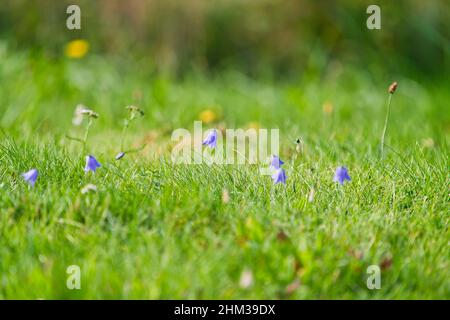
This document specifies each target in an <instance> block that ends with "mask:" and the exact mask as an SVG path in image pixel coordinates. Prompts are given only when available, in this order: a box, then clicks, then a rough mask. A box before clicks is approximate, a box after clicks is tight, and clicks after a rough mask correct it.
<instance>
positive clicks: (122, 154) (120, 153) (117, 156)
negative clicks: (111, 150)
mask: <svg viewBox="0 0 450 320" xmlns="http://www.w3.org/2000/svg"><path fill="white" fill-rule="evenodd" d="M124 156H125V152H119V153H118V154H117V155H116V160H120V159H122V158H123V157H124Z"/></svg>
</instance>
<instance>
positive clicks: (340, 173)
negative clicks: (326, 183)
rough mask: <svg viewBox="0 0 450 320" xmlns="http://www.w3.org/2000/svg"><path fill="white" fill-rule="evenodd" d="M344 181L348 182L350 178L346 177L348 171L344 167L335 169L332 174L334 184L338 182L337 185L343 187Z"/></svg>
mask: <svg viewBox="0 0 450 320" xmlns="http://www.w3.org/2000/svg"><path fill="white" fill-rule="evenodd" d="M345 180H348V181H350V180H351V178H350V176H349V175H348V170H347V168H346V167H337V168H336V172H335V174H334V179H333V181H334V182H339V184H341V185H343V184H344V182H345Z"/></svg>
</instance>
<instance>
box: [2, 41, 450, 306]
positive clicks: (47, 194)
mask: <svg viewBox="0 0 450 320" xmlns="http://www.w3.org/2000/svg"><path fill="white" fill-rule="evenodd" d="M0 49H1V50H0V59H1V60H2V61H3V62H2V63H1V64H0V80H1V83H2V85H1V86H0V124H1V127H2V135H1V138H0V139H1V140H0V144H1V152H0V179H1V180H0V298H26V299H37V298H44V299H55V298H64V299H66V298H67V299H77V298H139V299H140V298H144V299H148V298H150V299H159V298H162V299H169V298H184V299H194V298H212V299H217V298H224V299H231V298H236V299H241V298H256V299H258V298H266V299H277V298H283V299H284V298H288V299H304V298H305V299H311V298H321V299H323V298H361V299H372V298H377V299H378V298H382V299H384V298H395V299H403V298H426V299H428V298H442V299H449V298H450V282H449V272H448V270H449V250H448V246H449V243H450V237H449V230H448V227H449V226H448V224H449V188H448V183H449V175H448V168H449V161H448V160H449V159H448V157H449V153H448V142H449V141H448V138H449V130H450V115H449V112H448V101H449V100H450V94H449V92H448V86H449V83H448V82H433V83H430V82H427V80H426V79H422V80H423V82H422V83H418V82H415V81H413V80H412V79H409V78H408V77H406V76H402V75H395V79H392V78H390V77H391V76H392V75H389V77H388V76H370V75H368V74H365V73H364V72H363V71H361V70H355V69H347V68H344V69H343V70H342V72H340V73H337V74H334V73H332V72H331V71H330V72H328V71H327V72H325V75H322V76H321V77H319V76H311V77H304V78H303V79H304V80H301V81H300V80H299V81H293V80H290V81H286V82H281V83H279V82H277V81H269V80H264V81H263V80H259V81H256V80H252V79H249V78H246V77H244V76H242V75H240V74H238V73H235V72H226V73H222V74H221V75H220V76H218V75H216V76H208V77H206V76H195V75H194V76H188V77H186V78H183V79H180V80H178V81H174V80H170V79H169V78H165V77H161V76H157V75H156V74H154V73H152V72H151V71H147V70H146V69H145V68H142V67H141V66H140V65H139V64H138V63H130V64H124V63H122V64H115V63H114V61H112V60H103V59H102V58H100V57H95V56H93V57H90V58H88V59H85V60H82V61H76V62H71V61H49V60H48V59H45V58H43V57H33V56H29V55H28V54H26V53H11V52H8V51H7V50H6V49H5V48H4V47H0ZM392 80H397V81H398V82H399V88H398V90H397V92H396V93H395V95H394V97H393V101H392V110H391V118H390V123H389V127H388V131H387V136H386V144H387V145H388V146H387V147H386V149H385V157H384V159H383V160H381V159H380V157H379V152H378V151H379V141H380V135H381V131H382V126H383V122H384V115H385V110H386V102H387V86H388V85H389V83H390V82H391V81H392ZM325 101H330V102H331V104H332V105H333V106H334V109H333V112H332V113H331V114H326V113H324V112H323V111H322V104H323V103H324V102H325ZM77 103H83V104H86V105H87V106H89V107H91V108H92V109H94V110H95V111H97V112H98V113H99V114H100V118H99V119H98V121H96V122H95V123H94V124H93V126H92V128H91V132H90V138H89V144H88V149H89V151H90V152H91V153H93V154H94V155H95V156H96V157H97V159H98V160H99V161H100V162H101V163H102V165H103V166H102V167H101V168H100V169H99V170H98V171H97V172H96V173H95V174H94V175H93V174H88V175H86V174H85V173H84V171H83V165H84V164H83V157H84V154H80V152H81V146H80V145H79V144H78V143H76V142H73V141H70V140H68V139H66V138H65V135H66V134H70V135H77V136H81V135H82V130H80V129H76V128H74V127H73V126H72V125H71V118H72V114H73V110H74V108H75V105H76V104H77ZM129 104H136V105H139V106H141V107H142V108H144V109H145V111H146V115H145V117H144V118H142V119H139V120H137V121H136V122H135V123H133V125H132V127H130V131H129V134H128V136H127V139H126V142H127V144H128V145H134V146H136V145H140V144H141V143H143V142H145V143H147V147H146V148H145V149H144V150H143V151H142V152H140V153H136V154H133V155H128V156H126V157H125V158H124V159H122V160H121V161H120V162H117V161H115V160H114V156H115V154H116V153H117V152H118V151H119V150H118V148H119V144H120V133H121V130H122V127H121V124H122V120H121V119H122V118H123V117H124V116H125V115H126V110H125V109H124V107H125V106H126V105H129ZM207 108H212V109H213V110H215V112H216V113H217V114H219V116H220V119H219V122H218V123H216V124H212V125H211V126H210V127H214V126H222V127H227V128H239V127H243V128H245V127H246V126H247V125H248V123H250V122H258V123H259V124H260V125H261V127H263V128H279V129H280V137H281V152H280V157H281V158H282V159H283V160H284V161H285V162H286V164H285V167H286V171H287V176H288V181H287V184H286V186H283V185H276V186H273V185H272V182H271V179H270V177H268V176H262V175H259V174H258V167H257V166H254V165H243V166H218V165H213V166H207V165H174V164H172V163H171V162H170V160H169V159H170V157H169V156H170V150H171V147H172V146H173V145H174V144H173V143H172V142H171V141H170V134H171V132H172V130H174V129H176V128H179V127H184V128H187V129H189V130H192V129H193V128H192V126H193V121H194V120H196V119H198V114H199V112H201V111H202V110H204V109H207ZM205 127H206V126H205ZM297 137H302V139H303V140H304V144H305V147H304V152H303V153H302V154H296V151H295V144H294V141H295V139H296V138H297ZM424 139H432V140H433V142H434V143H433V144H430V143H429V142H428V143H424ZM428 141H431V140H428ZM339 165H346V166H347V167H348V169H349V173H350V176H351V177H352V181H351V182H350V183H348V184H345V185H344V186H343V187H341V186H339V185H336V184H335V183H333V182H332V178H333V173H334V169H335V168H336V167H337V166H339ZM33 167H36V168H38V169H39V172H40V176H39V178H38V180H37V183H36V186H35V187H34V188H29V187H28V186H27V185H26V184H25V183H24V181H23V180H22V178H21V176H20V174H21V173H23V172H25V171H27V170H29V169H30V168H33ZM88 183H93V184H95V185H96V186H97V188H98V191H97V192H96V193H89V194H82V193H81V191H80V190H81V189H82V188H83V186H85V185H86V184H88ZM311 188H314V190H315V198H314V200H313V201H312V202H309V201H308V194H309V192H310V190H311ZM224 189H226V190H228V192H229V194H230V201H229V202H228V203H223V201H222V191H223V190H224ZM72 264H76V265H79V266H80V267H81V286H82V289H81V290H68V289H67V288H66V278H67V274H66V268H67V267H68V266H69V265H72ZM372 264H378V265H382V274H381V289H380V290H368V289H367V287H366V279H367V276H368V275H367V274H366V269H367V267H368V266H369V265H372ZM244 270H248V271H250V272H251V273H252V275H253V284H252V285H251V286H250V287H248V288H241V287H240V286H239V279H240V277H241V274H242V272H243V271H244ZM295 281H299V283H300V286H299V287H298V288H297V289H296V290H294V291H293V292H290V293H288V292H287V291H286V288H287V286H288V285H289V284H292V283H294V282H295Z"/></svg>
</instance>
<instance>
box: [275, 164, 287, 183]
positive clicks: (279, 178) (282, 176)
mask: <svg viewBox="0 0 450 320" xmlns="http://www.w3.org/2000/svg"><path fill="white" fill-rule="evenodd" d="M272 180H273V184H277V183H284V184H286V172H285V171H284V170H283V169H281V168H280V169H277V170H276V171H275V172H274V173H273V174H272Z"/></svg>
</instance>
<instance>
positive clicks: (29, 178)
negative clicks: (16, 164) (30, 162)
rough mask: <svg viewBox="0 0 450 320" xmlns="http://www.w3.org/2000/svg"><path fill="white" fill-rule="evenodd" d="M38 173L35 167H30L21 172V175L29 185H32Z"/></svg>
mask: <svg viewBox="0 0 450 320" xmlns="http://www.w3.org/2000/svg"><path fill="white" fill-rule="evenodd" d="M38 175H39V173H38V171H37V169H31V170H30V171H27V172H25V173H23V174H22V177H23V179H24V180H25V181H26V182H27V183H28V184H29V185H30V186H32V187H34V184H35V183H36V179H37V177H38Z"/></svg>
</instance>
